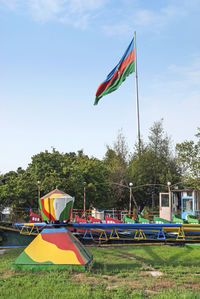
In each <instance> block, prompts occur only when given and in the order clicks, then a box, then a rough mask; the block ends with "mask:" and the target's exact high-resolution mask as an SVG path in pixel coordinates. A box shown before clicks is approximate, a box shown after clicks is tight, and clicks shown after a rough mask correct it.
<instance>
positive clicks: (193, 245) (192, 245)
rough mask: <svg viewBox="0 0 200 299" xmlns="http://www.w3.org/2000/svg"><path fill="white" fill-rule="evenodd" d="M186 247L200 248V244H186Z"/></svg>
mask: <svg viewBox="0 0 200 299" xmlns="http://www.w3.org/2000/svg"><path fill="white" fill-rule="evenodd" d="M185 246H186V247H189V248H198V249H200V244H185Z"/></svg>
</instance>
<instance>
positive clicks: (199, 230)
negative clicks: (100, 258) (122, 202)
mask: <svg viewBox="0 0 200 299" xmlns="http://www.w3.org/2000/svg"><path fill="white" fill-rule="evenodd" d="M73 204H74V198H73V197H71V196H69V195H68V194H66V193H64V192H62V191H60V190H58V189H55V190H53V191H52V192H50V193H48V194H47V195H45V196H43V197H42V198H40V199H39V206H40V211H41V219H42V221H43V222H36V221H32V223H21V224H15V227H16V228H17V229H18V231H19V232H20V234H24V235H29V236H34V239H33V240H32V242H31V243H30V244H29V245H28V246H27V247H26V248H25V250H24V251H23V252H22V253H21V254H20V256H19V257H18V258H17V259H16V260H15V262H14V263H13V264H12V269H25V270H26V269H28V270H29V269H31V270H47V269H48V270H49V269H54V268H59V269H60V268H61V269H62V268H66V267H70V268H76V269H80V270H85V269H86V268H87V267H88V265H89V264H90V263H91V261H92V255H91V254H90V252H89V251H88V250H87V249H86V248H85V247H84V245H83V244H82V243H81V242H80V241H79V239H78V238H77V237H81V239H82V240H86V241H87V242H88V241H89V242H91V241H94V242H97V243H98V244H101V243H104V242H108V243H112V242H118V243H119V242H123V243H124V242H127V241H129V242H130V241H131V242H132V243H134V242H141V241H142V242H149V241H150V242H151V243H152V242H175V243H177V242H181V243H184V242H190V243H192V242H200V224H199V223H200V220H199V219H198V218H197V217H195V216H198V215H197V213H198V211H199V207H200V196H199V193H198V192H197V191H195V190H177V189H176V190H172V191H171V190H170V192H168V193H161V194H160V215H159V216H160V217H154V223H151V222H150V221H149V220H147V219H145V218H143V217H142V216H140V215H138V219H137V220H138V222H139V223H136V221H135V220H134V219H132V218H130V217H128V216H127V215H125V216H124V223H122V222H121V221H119V220H118V219H114V218H111V217H107V216H105V219H104V220H103V221H101V220H99V219H95V218H94V217H91V216H90V217H88V220H87V219H86V218H80V217H79V216H78V215H76V217H75V222H72V221H71V222H70V220H71V215H72V210H73ZM178 211H179V212H180V214H181V216H182V218H179V217H178V216H177V215H176V214H175V213H177V212H178ZM37 217H38V216H36V214H33V213H32V218H31V219H32V220H35V219H36V218H37ZM162 217H163V218H162ZM33 218H34V219H33ZM186 220H187V221H186ZM172 221H173V222H172ZM86 241H84V242H86Z"/></svg>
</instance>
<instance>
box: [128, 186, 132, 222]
mask: <svg viewBox="0 0 200 299" xmlns="http://www.w3.org/2000/svg"><path fill="white" fill-rule="evenodd" d="M129 187H130V188H129V191H130V199H129V212H128V214H129V217H131V199H132V188H133V183H129Z"/></svg>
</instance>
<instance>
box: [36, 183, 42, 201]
mask: <svg viewBox="0 0 200 299" xmlns="http://www.w3.org/2000/svg"><path fill="white" fill-rule="evenodd" d="M37 184H38V199H40V184H41V182H40V181H37Z"/></svg>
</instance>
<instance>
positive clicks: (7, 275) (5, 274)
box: [0, 270, 14, 278]
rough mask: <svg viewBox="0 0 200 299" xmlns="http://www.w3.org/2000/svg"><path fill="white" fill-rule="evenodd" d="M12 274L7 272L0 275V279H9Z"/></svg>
mask: <svg viewBox="0 0 200 299" xmlns="http://www.w3.org/2000/svg"><path fill="white" fill-rule="evenodd" d="M13 274H14V271H12V270H8V271H7V272H5V273H3V274H1V275H0V277H1V278H6V277H11V276H12V275H13Z"/></svg>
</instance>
